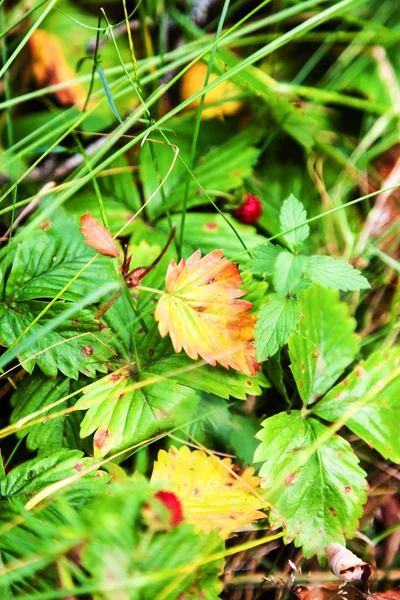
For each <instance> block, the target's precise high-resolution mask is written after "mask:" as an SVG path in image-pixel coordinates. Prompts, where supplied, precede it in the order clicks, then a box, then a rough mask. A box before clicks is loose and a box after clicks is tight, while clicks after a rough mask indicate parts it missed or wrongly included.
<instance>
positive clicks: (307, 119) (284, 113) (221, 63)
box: [214, 48, 318, 150]
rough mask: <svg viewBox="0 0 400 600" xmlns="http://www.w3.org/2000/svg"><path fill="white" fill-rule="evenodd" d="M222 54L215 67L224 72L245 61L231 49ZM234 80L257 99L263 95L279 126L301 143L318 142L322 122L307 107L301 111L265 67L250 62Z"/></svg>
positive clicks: (263, 99) (215, 61)
mask: <svg viewBox="0 0 400 600" xmlns="http://www.w3.org/2000/svg"><path fill="white" fill-rule="evenodd" d="M218 54H219V57H220V58H219V59H218V58H216V59H215V60H214V67H217V68H218V70H219V73H220V74H222V73H224V72H225V71H226V68H227V65H228V66H229V68H233V67H235V66H237V65H238V64H239V63H240V62H241V60H242V59H241V58H240V57H239V56H237V55H236V54H235V53H234V52H232V51H230V50H228V49H227V48H219V49H218ZM232 82H233V83H235V84H236V85H238V86H241V87H242V88H243V89H244V90H245V92H246V93H249V91H250V92H252V93H253V94H254V96H255V98H258V99H259V98H261V99H262V101H263V102H264V103H265V105H266V106H267V107H268V109H269V111H270V113H271V116H272V118H273V119H274V120H275V121H276V124H277V126H279V127H280V128H282V129H283V130H284V131H285V132H286V133H287V134H288V135H290V136H291V137H293V139H294V140H296V141H297V142H298V143H299V144H301V145H302V146H304V147H305V148H307V149H308V150H309V149H310V148H311V147H312V146H313V145H314V138H315V133H316V132H317V130H318V121H317V120H316V119H315V118H313V117H312V116H310V115H309V114H306V113H305V111H304V110H299V109H298V108H297V106H295V104H294V103H293V102H292V101H291V100H290V99H289V98H287V97H285V96H284V95H283V94H282V93H281V92H280V91H278V90H276V89H275V88H276V87H278V82H277V81H276V80H275V79H273V78H272V77H271V76H270V75H269V74H268V73H266V72H265V70H264V69H262V68H259V67H256V66H254V65H249V66H247V67H246V68H245V69H242V70H241V72H240V74H237V75H234V76H233V77H232Z"/></svg>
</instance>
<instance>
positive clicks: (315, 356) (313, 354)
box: [311, 348, 320, 358]
mask: <svg viewBox="0 0 400 600" xmlns="http://www.w3.org/2000/svg"><path fill="white" fill-rule="evenodd" d="M319 355H320V350H319V348H317V349H316V350H314V352H313V353H312V354H311V356H312V357H313V358H318V356H319Z"/></svg>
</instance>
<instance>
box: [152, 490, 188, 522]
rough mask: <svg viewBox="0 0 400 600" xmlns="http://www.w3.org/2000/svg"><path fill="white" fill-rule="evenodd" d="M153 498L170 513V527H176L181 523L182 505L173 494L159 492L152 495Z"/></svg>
mask: <svg viewBox="0 0 400 600" xmlns="http://www.w3.org/2000/svg"><path fill="white" fill-rule="evenodd" d="M154 497H155V498H157V500H159V501H160V502H162V503H163V504H164V506H165V508H168V510H169V511H170V512H171V521H170V523H171V526H172V527H176V526H177V525H179V523H181V521H183V510H182V504H181V502H180V500H179V498H178V497H177V496H176V495H175V494H174V493H173V492H166V491H163V490H161V491H159V492H157V493H156V494H154Z"/></svg>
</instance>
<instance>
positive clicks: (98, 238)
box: [80, 212, 120, 257]
mask: <svg viewBox="0 0 400 600" xmlns="http://www.w3.org/2000/svg"><path fill="white" fill-rule="evenodd" d="M80 221H81V223H82V227H81V228H80V230H81V234H82V235H83V237H84V238H85V240H86V244H87V245H88V246H90V247H91V248H94V249H95V250H97V252H100V254H104V256H115V257H116V256H119V254H120V253H119V250H118V248H117V246H116V244H115V242H114V239H113V237H112V235H111V233H110V232H109V230H108V229H107V227H104V226H103V225H100V223H99V222H98V221H96V219H94V218H93V217H92V215H91V214H90V213H89V212H87V213H86V214H85V215H83V216H82V217H81V219H80Z"/></svg>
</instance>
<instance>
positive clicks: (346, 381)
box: [342, 377, 349, 385]
mask: <svg viewBox="0 0 400 600" xmlns="http://www.w3.org/2000/svg"><path fill="white" fill-rule="evenodd" d="M342 383H343V385H347V384H348V383H349V378H348V377H345V378H344V379H343V381H342Z"/></svg>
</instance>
